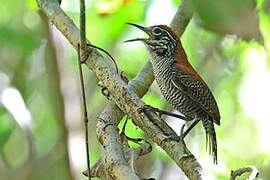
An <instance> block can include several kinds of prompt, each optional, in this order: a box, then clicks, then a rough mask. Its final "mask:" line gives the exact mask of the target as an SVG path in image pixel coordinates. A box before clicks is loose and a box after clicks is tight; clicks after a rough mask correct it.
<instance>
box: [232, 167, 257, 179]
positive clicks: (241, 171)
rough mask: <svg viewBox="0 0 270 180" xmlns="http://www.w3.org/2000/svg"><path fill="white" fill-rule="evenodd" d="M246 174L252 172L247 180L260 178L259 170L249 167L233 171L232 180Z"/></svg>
mask: <svg viewBox="0 0 270 180" xmlns="http://www.w3.org/2000/svg"><path fill="white" fill-rule="evenodd" d="M246 172H251V173H250V175H249V177H248V179H246V180H255V179H256V177H258V175H259V171H258V170H257V168H256V167H255V166H247V167H243V168H240V169H237V170H235V171H232V172H231V178H230V180H235V178H236V177H237V176H241V175H242V174H244V173H246Z"/></svg>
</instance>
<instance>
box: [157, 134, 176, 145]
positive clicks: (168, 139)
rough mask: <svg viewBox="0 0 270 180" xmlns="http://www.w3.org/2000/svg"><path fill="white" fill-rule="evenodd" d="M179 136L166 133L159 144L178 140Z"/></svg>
mask: <svg viewBox="0 0 270 180" xmlns="http://www.w3.org/2000/svg"><path fill="white" fill-rule="evenodd" d="M179 140H180V136H177V135H176V134H172V135H168V136H167V137H165V138H164V139H162V140H161V142H160V144H163V143H164V142H166V141H176V142H179Z"/></svg>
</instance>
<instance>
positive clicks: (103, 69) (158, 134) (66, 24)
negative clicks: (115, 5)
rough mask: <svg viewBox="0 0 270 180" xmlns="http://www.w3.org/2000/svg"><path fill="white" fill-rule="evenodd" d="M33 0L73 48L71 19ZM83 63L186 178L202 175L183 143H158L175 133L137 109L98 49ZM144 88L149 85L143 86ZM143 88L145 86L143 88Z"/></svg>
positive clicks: (131, 94) (136, 100)
mask: <svg viewBox="0 0 270 180" xmlns="http://www.w3.org/2000/svg"><path fill="white" fill-rule="evenodd" d="M37 2H38V3H39V6H40V8H41V9H42V10H43V11H44V12H45V14H47V16H48V17H49V18H50V19H51V21H52V22H53V23H54V24H55V26H56V27H57V28H58V29H59V30H60V31H61V32H62V33H63V35H64V36H65V37H66V38H67V39H68V40H69V41H70V43H71V44H72V45H73V46H74V48H77V44H78V43H79V30H78V29H77V28H76V26H75V25H74V23H73V22H72V20H71V19H70V18H69V17H68V16H66V15H65V13H64V12H63V11H62V9H61V8H60V7H59V5H58V3H55V2H54V1H52V0H50V1H48V0H47V1H45V0H44V1H42V0H37ZM86 65H87V66H88V68H90V69H91V70H92V71H93V72H95V73H96V75H97V77H98V78H99V79H100V80H101V81H102V82H103V84H104V85H105V86H106V87H107V88H108V90H109V91H110V94H111V95H112V97H113V100H114V102H115V103H116V104H117V106H118V107H119V108H120V109H121V110H122V111H123V112H124V113H126V114H128V115H129V117H131V118H132V119H133V121H134V122H135V123H136V125H138V126H139V127H140V128H141V129H142V130H143V131H144V132H145V133H146V134H147V136H149V137H150V138H151V139H152V140H153V141H154V142H155V143H157V144H158V145H159V146H160V147H162V148H163V149H164V150H165V151H166V152H167V153H168V154H169V155H170V157H171V158H172V159H173V160H174V161H175V162H176V163H177V164H178V166H179V167H180V168H181V169H182V170H183V171H184V172H185V174H186V175H187V177H188V178H189V179H196V180H197V179H203V178H204V172H203V170H202V168H201V166H200V165H199V163H198V162H197V161H196V159H195V158H194V156H192V155H190V154H189V156H183V155H184V154H183V145H181V144H180V143H177V142H174V141H169V142H164V143H161V142H162V140H163V139H164V137H165V136H167V135H176V133H175V132H174V131H173V130H172V129H171V128H170V127H169V126H168V125H167V124H166V123H165V122H164V121H163V120H161V119H160V118H158V117H154V118H155V121H153V122H154V123H153V122H152V121H149V119H148V118H147V117H146V116H145V114H143V113H141V114H140V113H139V112H138V109H139V108H140V107H142V106H143V105H144V103H143V102H142V101H141V99H140V98H139V97H138V96H137V95H136V94H135V93H134V92H133V91H132V90H130V87H129V86H127V84H126V83H125V82H123V81H122V79H121V78H120V77H119V76H118V74H116V73H115V71H114V70H113V68H111V67H110V66H109V65H108V64H107V63H106V61H105V60H104V58H103V57H102V56H101V55H100V54H99V53H97V52H96V51H95V50H93V51H92V52H91V54H90V56H89V58H88V60H87V61H86ZM150 84H151V83H150ZM133 86H134V85H133ZM143 86H144V85H143ZM143 86H142V87H143ZM136 87H137V86H136ZM148 88H149V86H148V87H147V89H148ZM143 90H145V88H144V89H143ZM143 94H144V93H141V95H143ZM117 117H118V116H117Z"/></svg>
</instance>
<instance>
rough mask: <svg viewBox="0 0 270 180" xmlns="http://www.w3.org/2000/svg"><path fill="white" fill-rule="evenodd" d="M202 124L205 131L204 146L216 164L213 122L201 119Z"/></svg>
mask: <svg viewBox="0 0 270 180" xmlns="http://www.w3.org/2000/svg"><path fill="white" fill-rule="evenodd" d="M203 126H204V128H205V132H206V148H209V154H210V156H212V157H213V161H214V164H217V139H216V132H215V127H214V123H213V122H212V121H211V120H208V119H207V120H203Z"/></svg>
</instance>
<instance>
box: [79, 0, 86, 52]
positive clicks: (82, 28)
mask: <svg viewBox="0 0 270 180" xmlns="http://www.w3.org/2000/svg"><path fill="white" fill-rule="evenodd" d="M80 38H81V48H82V50H83V51H85V48H86V35H85V2H84V0H80Z"/></svg>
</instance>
